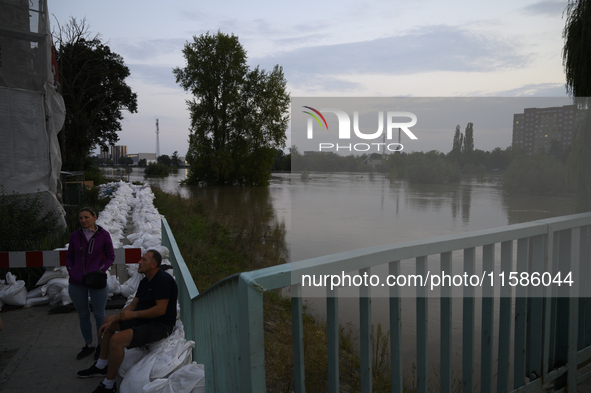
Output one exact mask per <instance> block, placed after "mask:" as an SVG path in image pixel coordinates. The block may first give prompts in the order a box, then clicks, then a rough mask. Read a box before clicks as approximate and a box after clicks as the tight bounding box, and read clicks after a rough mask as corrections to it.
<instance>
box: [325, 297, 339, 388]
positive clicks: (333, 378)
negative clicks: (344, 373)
mask: <svg viewBox="0 0 591 393" xmlns="http://www.w3.org/2000/svg"><path fill="white" fill-rule="evenodd" d="M326 336H327V341H328V342H327V343H326V344H327V352H328V392H329V393H339V298H338V289H337V288H335V289H333V290H331V289H330V287H329V286H327V287H326Z"/></svg>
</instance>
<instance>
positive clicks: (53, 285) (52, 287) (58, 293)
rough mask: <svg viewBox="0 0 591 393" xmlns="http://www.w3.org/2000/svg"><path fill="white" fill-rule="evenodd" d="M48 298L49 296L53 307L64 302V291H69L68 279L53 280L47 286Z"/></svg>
mask: <svg viewBox="0 0 591 393" xmlns="http://www.w3.org/2000/svg"><path fill="white" fill-rule="evenodd" d="M45 285H47V296H49V304H50V305H51V306H53V305H55V304H58V303H60V302H61V301H62V290H63V289H64V288H65V289H66V290H67V289H68V285H69V284H68V279H67V278H53V279H51V280H49V282H48V283H47V284H45Z"/></svg>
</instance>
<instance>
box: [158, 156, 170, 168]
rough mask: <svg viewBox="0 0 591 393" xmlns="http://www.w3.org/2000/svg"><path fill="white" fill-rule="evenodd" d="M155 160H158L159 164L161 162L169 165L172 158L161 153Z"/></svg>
mask: <svg viewBox="0 0 591 393" xmlns="http://www.w3.org/2000/svg"><path fill="white" fill-rule="evenodd" d="M156 161H158V163H159V164H163V165H166V166H170V164H171V163H172V159H171V158H170V156H169V155H167V154H163V155H161V156H158V159H157V160H156Z"/></svg>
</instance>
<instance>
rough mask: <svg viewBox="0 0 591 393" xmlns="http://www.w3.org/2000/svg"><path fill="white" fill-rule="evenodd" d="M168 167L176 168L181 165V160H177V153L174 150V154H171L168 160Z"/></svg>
mask: <svg viewBox="0 0 591 393" xmlns="http://www.w3.org/2000/svg"><path fill="white" fill-rule="evenodd" d="M170 165H171V166H174V167H177V168H178V167H179V166H180V165H181V160H180V159H179V152H178V151H176V150H175V152H174V153H172V157H171V158H170Z"/></svg>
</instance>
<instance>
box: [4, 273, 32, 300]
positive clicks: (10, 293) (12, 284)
mask: <svg viewBox="0 0 591 393" xmlns="http://www.w3.org/2000/svg"><path fill="white" fill-rule="evenodd" d="M26 303H27V288H26V287H25V282H24V281H23V280H17V279H16V276H15V275H14V274H12V273H10V272H8V273H6V282H5V284H3V285H2V287H1V289H0V309H2V307H3V306H4V305H5V304H8V305H11V306H24V305H25V304H26Z"/></svg>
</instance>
